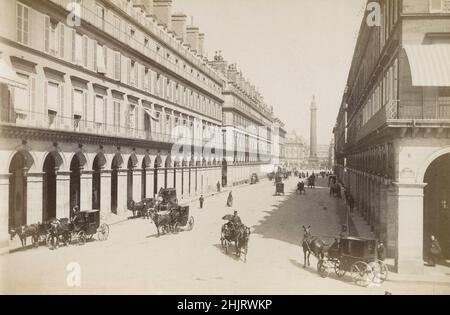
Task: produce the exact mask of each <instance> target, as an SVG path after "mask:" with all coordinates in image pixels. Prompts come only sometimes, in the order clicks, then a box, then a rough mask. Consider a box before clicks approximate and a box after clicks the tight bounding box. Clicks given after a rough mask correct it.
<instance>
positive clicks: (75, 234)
mask: <svg viewBox="0 0 450 315" xmlns="http://www.w3.org/2000/svg"><path fill="white" fill-rule="evenodd" d="M57 222H58V224H60V226H64V225H65V226H66V227H67V229H68V232H69V233H68V235H67V237H68V239H65V240H64V242H65V243H71V242H72V241H75V242H76V243H77V244H79V245H84V244H85V243H86V241H87V240H91V239H92V238H93V237H94V235H95V234H97V239H98V240H99V241H105V240H107V239H108V236H109V226H108V224H106V223H102V224H100V210H86V211H80V212H78V213H77V214H76V215H75V216H74V218H73V219H72V220H71V221H69V219H60V220H57ZM46 242H47V246H49V247H52V246H54V244H53V243H54V237H52V235H51V234H50V233H49V234H48V235H47V239H46Z"/></svg>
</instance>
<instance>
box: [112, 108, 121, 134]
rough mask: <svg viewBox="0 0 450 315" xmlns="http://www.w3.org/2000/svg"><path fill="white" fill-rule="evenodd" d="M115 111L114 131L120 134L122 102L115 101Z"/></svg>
mask: <svg viewBox="0 0 450 315" xmlns="http://www.w3.org/2000/svg"><path fill="white" fill-rule="evenodd" d="M113 107H114V108H113V109H114V117H113V126H114V131H115V132H119V131H120V102H119V101H114V104H113Z"/></svg>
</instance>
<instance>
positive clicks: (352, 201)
mask: <svg viewBox="0 0 450 315" xmlns="http://www.w3.org/2000/svg"><path fill="white" fill-rule="evenodd" d="M347 203H348V207H349V208H350V214H352V215H353V209H354V208H355V199H353V197H352V195H351V194H348V200H347Z"/></svg>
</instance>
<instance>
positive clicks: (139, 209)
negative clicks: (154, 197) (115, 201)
mask: <svg viewBox="0 0 450 315" xmlns="http://www.w3.org/2000/svg"><path fill="white" fill-rule="evenodd" d="M128 207H129V209H130V210H131V211H132V212H133V217H136V213H137V214H138V215H141V216H144V217H145V216H146V215H147V204H146V203H145V202H144V201H139V202H135V201H134V200H130V201H129V206H128Z"/></svg>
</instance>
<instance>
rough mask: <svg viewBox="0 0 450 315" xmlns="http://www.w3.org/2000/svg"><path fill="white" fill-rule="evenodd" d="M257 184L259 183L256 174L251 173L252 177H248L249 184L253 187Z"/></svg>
mask: <svg viewBox="0 0 450 315" xmlns="http://www.w3.org/2000/svg"><path fill="white" fill-rule="evenodd" d="M258 182H259V178H258V174H256V173H253V174H252V176H251V177H250V184H251V185H254V184H257V183H258Z"/></svg>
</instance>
